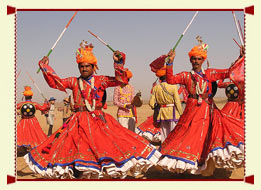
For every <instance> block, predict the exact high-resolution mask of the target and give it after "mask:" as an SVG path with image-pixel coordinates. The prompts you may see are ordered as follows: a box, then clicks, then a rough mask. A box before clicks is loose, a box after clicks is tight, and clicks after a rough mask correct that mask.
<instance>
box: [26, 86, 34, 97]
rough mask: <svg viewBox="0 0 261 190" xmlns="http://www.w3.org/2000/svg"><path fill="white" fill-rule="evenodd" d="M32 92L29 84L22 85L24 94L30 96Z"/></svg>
mask: <svg viewBox="0 0 261 190" xmlns="http://www.w3.org/2000/svg"><path fill="white" fill-rule="evenodd" d="M33 94H34V93H33V92H32V91H31V87H30V86H25V87H24V96H32V95H33Z"/></svg>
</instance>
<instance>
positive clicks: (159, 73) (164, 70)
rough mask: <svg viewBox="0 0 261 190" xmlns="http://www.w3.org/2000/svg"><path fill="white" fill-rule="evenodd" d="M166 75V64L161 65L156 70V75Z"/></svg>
mask: <svg viewBox="0 0 261 190" xmlns="http://www.w3.org/2000/svg"><path fill="white" fill-rule="evenodd" d="M165 75H166V65H164V66H163V67H161V68H160V69H159V70H157V71H156V76H157V77H162V76H165Z"/></svg>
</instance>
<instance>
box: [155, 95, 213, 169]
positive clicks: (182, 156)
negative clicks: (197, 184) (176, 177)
mask: <svg viewBox="0 0 261 190" xmlns="http://www.w3.org/2000/svg"><path fill="white" fill-rule="evenodd" d="M209 112H210V106H209V104H208V103H206V102H205V101H203V102H202V104H201V105H198V103H197V99H192V98H189V99H188V102H187V106H186V108H185V110H184V113H183V115H182V116H181V117H180V119H179V121H178V124H177V125H176V127H175V129H174V130H173V131H172V132H171V133H170V134H169V135H168V137H167V138H166V140H165V141H164V142H163V144H162V147H161V153H162V155H163V156H162V158H161V160H160V161H159V163H158V164H159V165H160V166H161V167H163V168H164V169H167V170H169V171H172V172H177V173H182V172H184V171H187V172H189V173H192V174H194V173H196V172H197V171H198V163H199V162H202V161H201V156H202V154H203V150H204V147H205V140H206V137H207V134H208V130H209V123H210V113H209Z"/></svg>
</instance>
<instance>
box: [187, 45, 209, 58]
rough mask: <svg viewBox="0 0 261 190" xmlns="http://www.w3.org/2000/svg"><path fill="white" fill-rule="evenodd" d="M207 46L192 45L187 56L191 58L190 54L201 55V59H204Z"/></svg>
mask: <svg viewBox="0 0 261 190" xmlns="http://www.w3.org/2000/svg"><path fill="white" fill-rule="evenodd" d="M207 48H208V45H207V44H202V45H198V46H194V47H193V48H192V49H191V50H190V52H189V53H188V55H189V58H191V57H192V56H200V57H203V59H204V60H205V59H206V58H207Z"/></svg>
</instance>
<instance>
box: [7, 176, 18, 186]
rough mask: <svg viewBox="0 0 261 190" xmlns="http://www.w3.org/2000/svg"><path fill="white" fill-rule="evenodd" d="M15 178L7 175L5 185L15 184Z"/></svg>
mask: <svg viewBox="0 0 261 190" xmlns="http://www.w3.org/2000/svg"><path fill="white" fill-rule="evenodd" d="M15 182H16V178H15V177H13V176H10V175H7V184H11V183H15Z"/></svg>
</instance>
